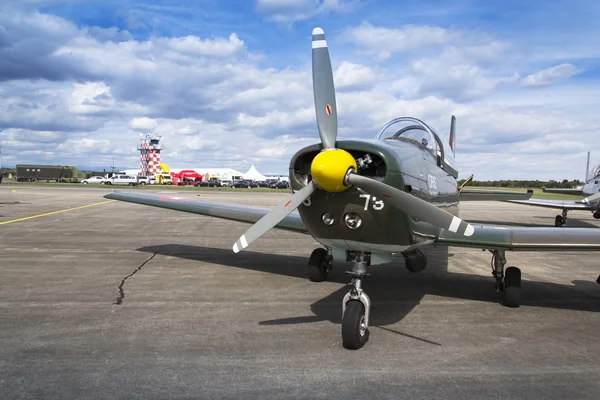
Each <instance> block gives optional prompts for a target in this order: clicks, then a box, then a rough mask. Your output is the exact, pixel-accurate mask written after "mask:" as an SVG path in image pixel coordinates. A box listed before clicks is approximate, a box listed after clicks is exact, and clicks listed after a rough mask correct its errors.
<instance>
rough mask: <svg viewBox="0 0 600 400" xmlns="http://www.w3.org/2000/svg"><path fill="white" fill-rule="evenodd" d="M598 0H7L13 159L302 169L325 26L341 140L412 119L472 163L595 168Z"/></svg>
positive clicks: (7, 107)
mask: <svg viewBox="0 0 600 400" xmlns="http://www.w3.org/2000/svg"><path fill="white" fill-rule="evenodd" d="M598 21H600V3H599V2H597V1H595V0H589V1H584V0H571V1H569V2H565V1H558V0H557V1H554V0H531V1H526V2H525V1H521V0H504V1H498V2H491V1H487V0H480V1H476V0H453V1H439V0H409V1H405V0H244V1H242V0H239V1H233V0H183V1H178V0H163V1H143V0H137V1H134V0H101V1H96V0H85V1H84V0H81V1H78V0H71V1H70V0H63V1H52V0H4V1H3V2H2V4H1V5H0V129H2V130H3V131H2V132H1V133H0V138H1V141H2V153H3V154H2V156H3V158H2V165H3V166H14V165H15V164H18V163H60V164H68V165H77V166H89V167H95V168H99V169H102V168H109V167H110V166H111V164H112V160H113V157H114V159H115V164H116V165H118V166H123V167H137V166H138V165H139V156H138V155H137V154H136V151H135V147H136V145H137V143H138V141H139V134H140V133H145V132H149V131H154V132H156V133H158V134H160V135H162V143H163V145H164V148H165V150H164V152H163V161H165V162H166V163H167V164H169V165H170V166H171V167H172V168H182V167H190V166H192V167H193V166H196V167H208V166H219V167H233V168H236V169H239V170H242V171H244V170H246V169H248V168H249V167H250V165H251V164H255V165H256V167H257V168H258V169H259V171H261V172H263V173H286V171H287V168H288V161H289V159H290V157H291V156H292V155H293V154H294V153H295V152H296V151H297V150H299V149H300V148H301V147H303V146H305V145H308V144H311V143H314V142H316V141H317V140H318V131H317V128H316V123H315V117H314V108H313V98H312V80H311V72H310V68H311V42H310V40H311V32H312V29H313V28H314V27H316V26H320V27H322V28H323V29H324V30H325V33H326V35H327V38H328V43H329V47H330V52H331V57H332V64H333V68H334V77H335V85H336V90H337V103H338V112H339V117H340V121H339V123H340V132H339V137H340V138H372V137H374V136H375V134H376V133H377V131H378V130H379V129H380V128H381V127H382V126H383V125H384V124H385V122H387V121H388V120H390V119H392V118H394V117H398V116H404V115H408V116H415V117H418V118H421V119H424V120H425V121H426V122H428V123H429V124H430V125H432V126H433V127H435V128H436V130H437V131H438V132H440V133H442V134H444V135H445V134H447V130H448V127H449V123H450V116H451V115H452V114H455V115H456V116H457V127H458V138H457V141H456V145H457V161H458V165H459V169H460V175H461V177H466V176H468V175H470V174H471V173H474V174H475V177H476V179H563V178H569V179H574V178H580V179H581V178H583V174H584V170H585V156H586V152H587V151H588V150H591V151H592V161H593V162H594V163H599V162H600V146H598V138H599V137H600V100H599V98H600V23H598Z"/></svg>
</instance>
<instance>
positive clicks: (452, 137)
mask: <svg viewBox="0 0 600 400" xmlns="http://www.w3.org/2000/svg"><path fill="white" fill-rule="evenodd" d="M455 143H456V117H455V116H454V115H453V116H452V119H451V120H450V148H451V149H452V153H453V154H454V155H456V147H455V146H456V145H455Z"/></svg>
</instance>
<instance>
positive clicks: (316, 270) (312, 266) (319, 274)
mask: <svg viewBox="0 0 600 400" xmlns="http://www.w3.org/2000/svg"><path fill="white" fill-rule="evenodd" d="M332 261H333V257H332V256H331V254H330V252H329V251H327V250H325V249H322V248H318V249H314V250H313V252H312V254H311V255H310V258H309V259H308V269H309V270H310V271H309V274H310V276H309V277H310V280H311V281H312V282H323V281H326V280H327V275H329V271H330V270H331V268H332V267H333V264H332Z"/></svg>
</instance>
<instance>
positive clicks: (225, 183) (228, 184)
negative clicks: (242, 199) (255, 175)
mask: <svg viewBox="0 0 600 400" xmlns="http://www.w3.org/2000/svg"><path fill="white" fill-rule="evenodd" d="M231 185H233V182H232V181H231V180H230V179H223V180H222V181H221V186H223V187H231Z"/></svg>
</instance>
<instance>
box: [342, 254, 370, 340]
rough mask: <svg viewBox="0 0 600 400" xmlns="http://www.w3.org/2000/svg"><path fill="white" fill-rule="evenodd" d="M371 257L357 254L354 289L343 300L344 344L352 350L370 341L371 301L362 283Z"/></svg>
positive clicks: (353, 278) (352, 273) (353, 274)
mask: <svg viewBox="0 0 600 400" xmlns="http://www.w3.org/2000/svg"><path fill="white" fill-rule="evenodd" d="M369 264H370V255H369V254H367V253H363V252H357V253H356V254H355V259H354V267H353V269H352V272H350V275H352V281H351V282H350V284H351V285H352V286H353V287H352V289H350V291H349V292H348V293H347V294H346V295H345V296H344V300H342V344H343V345H344V347H345V348H347V349H351V350H357V349H360V348H361V347H363V346H364V345H365V343H367V341H368V340H369V316H370V314H371V300H370V299H369V296H367V294H366V293H365V292H364V291H363V289H362V283H363V280H364V279H365V278H366V276H367V267H368V266H369Z"/></svg>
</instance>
